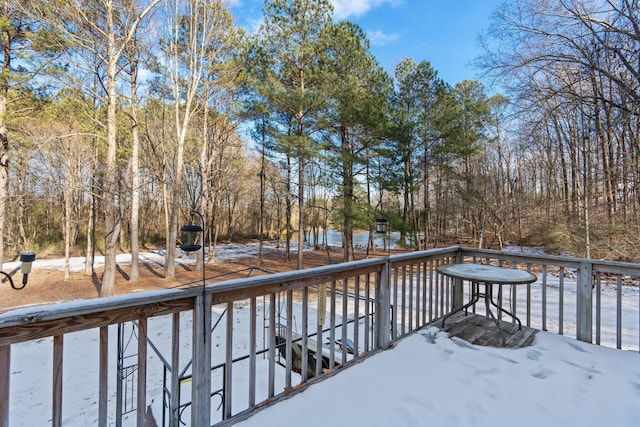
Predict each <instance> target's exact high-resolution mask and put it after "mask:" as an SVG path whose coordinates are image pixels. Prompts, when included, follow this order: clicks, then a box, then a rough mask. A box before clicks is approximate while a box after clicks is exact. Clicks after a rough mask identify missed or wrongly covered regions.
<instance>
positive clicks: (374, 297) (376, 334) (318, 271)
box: [0, 246, 640, 426]
mask: <svg viewBox="0 0 640 427" xmlns="http://www.w3.org/2000/svg"><path fill="white" fill-rule="evenodd" d="M456 262H481V263H489V264H493V265H501V266H503V267H513V268H521V269H526V270H529V271H531V272H533V273H534V274H536V275H537V276H538V281H537V282H535V283H533V284H531V285H526V286H519V287H513V288H512V289H511V287H508V286H503V288H504V289H501V291H502V292H498V293H496V294H497V295H500V298H501V299H503V301H502V302H501V303H502V304H503V305H505V307H509V310H510V311H511V312H514V313H515V314H516V315H518V316H519V317H520V318H521V319H522V320H523V324H525V325H527V326H529V327H533V328H537V329H541V330H548V331H551V332H556V333H560V334H567V335H569V336H573V337H575V338H577V339H580V340H583V341H587V342H593V343H595V344H603V345H609V346H612V347H617V348H624V349H633V350H636V351H637V350H638V348H639V344H640V332H639V331H640V297H639V293H638V280H639V278H640V265H637V264H630V263H616V262H606V261H595V260H584V259H578V258H568V257H555V256H546V255H534V254H527V253H520V252H507V251H492V250H478V249H470V248H460V247H457V246H455V247H450V248H444V249H435V250H429V251H423V252H413V253H406V254H402V255H394V256H390V257H386V258H377V259H367V260H361V261H355V262H351V263H344V264H338V265H330V266H325V267H319V268H314V269H308V270H302V271H294V272H288V273H279V274H273V275H267V276H258V277H251V278H246V279H237V280H230V281H226V282H222V283H217V284H210V285H206V286H198V287H195V288H189V289H174V290H166V291H155V292H145V293H138V294H130V295H123V296H117V297H110V298H103V299H97V300H88V301H76V302H68V303H60V304H55V305H48V306H42V307H34V308H24V309H18V310H14V311H10V312H7V313H3V314H1V315H0V426H8V425H21V424H20V423H21V422H22V421H21V420H25V419H26V420H30V421H29V422H32V423H35V424H37V425H45V424H51V425H53V426H58V425H66V424H71V425H99V426H107V425H116V426H118V425H138V426H144V425H146V424H145V423H146V422H147V421H148V418H150V417H151V416H154V417H155V418H156V421H157V422H158V424H160V425H170V426H179V425H184V424H187V425H188V424H191V425H193V426H203V425H211V424H220V425H224V424H228V423H233V422H235V421H237V420H239V419H242V418H244V417H246V416H248V415H250V414H251V413H253V412H254V411H255V410H256V409H257V408H259V407H261V406H264V405H265V404H266V403H269V402H273V401H275V400H278V399H281V398H286V397H287V396H289V395H290V394H292V393H294V392H296V391H297V390H300V389H302V388H304V387H306V386H307V385H308V384H311V383H313V382H315V381H318V379H320V378H323V377H327V376H330V375H333V374H334V373H335V372H338V371H339V370H341V369H344V368H345V367H348V366H349V365H352V364H354V363H358V362H359V361H361V360H362V359H363V358H365V357H366V356H368V355H370V354H372V353H375V352H377V351H380V350H382V349H386V348H388V347H389V345H390V343H391V342H393V341H395V340H397V339H400V338H401V337H403V336H406V335H408V334H410V333H412V332H413V331H415V330H417V329H419V328H421V327H423V326H424V325H426V324H429V323H431V322H432V321H434V320H435V319H438V318H440V317H442V316H443V315H445V314H447V313H448V312H450V311H451V309H452V307H455V306H459V305H461V304H462V303H463V301H464V300H465V298H467V294H468V291H469V289H468V288H469V286H468V285H467V284H462V283H456V282H455V281H453V280H451V279H448V278H446V277H444V276H441V275H439V274H437V273H436V270H435V268H436V266H437V265H439V264H443V263H456ZM479 310H482V308H479ZM481 314H482V313H481ZM78 390H80V393H78V392H77V391H78ZM74 391H75V392H74ZM78 394H79V395H81V396H82V398H78ZM29 399H30V400H31V403H29ZM34 402H35V403H34ZM36 403H37V405H38V406H39V407H44V408H47V410H46V411H39V413H34V411H33V410H32V408H33V405H34V404H36ZM38 416H40V418H38ZM39 420H40V421H39ZM74 422H75V424H74Z"/></svg>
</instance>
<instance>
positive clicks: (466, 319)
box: [430, 311, 538, 348]
mask: <svg viewBox="0 0 640 427" xmlns="http://www.w3.org/2000/svg"><path fill="white" fill-rule="evenodd" d="M430 325H431V326H435V327H437V328H440V329H442V330H444V331H446V332H448V333H449V335H450V336H455V337H458V338H461V339H463V340H465V341H468V342H470V343H471V344H475V345H483V346H491V347H502V339H501V338H500V332H499V331H498V328H497V326H496V324H495V322H494V321H493V320H492V319H491V318H490V317H486V316H480V315H478V314H473V313H468V314H466V315H465V313H464V311H461V312H459V313H456V314H454V315H453V316H451V317H448V318H447V320H446V321H445V327H444V328H442V319H438V320H436V321H435V322H432V323H431V324H430ZM500 328H501V329H502V331H503V333H504V338H505V348H522V347H528V346H530V345H531V344H532V343H533V339H534V337H535V335H536V333H537V332H538V331H537V330H536V329H530V328H527V327H526V326H522V330H518V324H517V323H511V322H505V321H501V322H500Z"/></svg>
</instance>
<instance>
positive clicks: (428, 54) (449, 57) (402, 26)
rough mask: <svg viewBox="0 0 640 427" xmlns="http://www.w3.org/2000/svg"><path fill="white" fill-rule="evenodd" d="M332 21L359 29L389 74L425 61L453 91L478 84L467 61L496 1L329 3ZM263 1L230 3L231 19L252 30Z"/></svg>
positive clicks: (361, 0)
mask: <svg viewBox="0 0 640 427" xmlns="http://www.w3.org/2000/svg"><path fill="white" fill-rule="evenodd" d="M330 1H331V3H332V4H333V5H334V19H336V20H338V19H348V20H350V21H353V22H355V23H357V24H358V25H360V27H362V29H363V30H364V31H365V32H366V33H367V35H368V36H369V39H370V41H371V51H372V53H373V54H374V55H375V57H376V58H378V61H379V63H380V65H381V66H383V67H384V68H385V69H386V70H387V71H388V72H389V73H391V74H393V70H394V68H395V65H396V64H397V63H398V62H399V61H400V60H402V59H404V58H407V57H411V58H413V60H414V61H415V62H420V61H429V62H430V63H431V65H432V66H433V67H434V68H435V70H436V71H438V75H439V76H440V78H442V79H443V80H445V81H446V82H447V83H450V84H452V85H454V84H456V83H458V82H460V81H462V80H465V79H478V78H479V73H478V71H477V70H475V69H474V68H473V67H472V66H471V64H470V63H471V61H472V60H473V59H474V58H475V57H476V56H477V55H478V54H479V49H478V46H477V36H478V34H479V33H480V32H481V31H482V30H484V29H486V28H487V27H488V25H489V17H490V15H491V12H492V11H493V10H494V9H495V8H496V6H497V5H498V4H499V3H500V2H501V0H330ZM263 5H264V1H263V0H235V1H234V6H233V8H232V13H233V14H234V16H235V17H236V19H237V20H238V23H239V25H241V26H243V27H245V28H252V27H257V25H258V22H259V21H260V20H261V18H262V7H263Z"/></svg>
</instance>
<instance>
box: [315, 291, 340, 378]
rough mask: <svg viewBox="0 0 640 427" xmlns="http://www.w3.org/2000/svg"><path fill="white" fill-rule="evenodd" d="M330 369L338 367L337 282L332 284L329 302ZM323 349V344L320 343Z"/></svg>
mask: <svg viewBox="0 0 640 427" xmlns="http://www.w3.org/2000/svg"><path fill="white" fill-rule="evenodd" d="M329 306H330V308H329V310H330V314H329V369H333V368H335V366H336V281H335V280H334V281H332V282H331V296H330V301H329ZM318 346H320V348H322V347H321V346H322V342H319V343H318Z"/></svg>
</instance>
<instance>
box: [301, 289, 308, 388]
mask: <svg viewBox="0 0 640 427" xmlns="http://www.w3.org/2000/svg"><path fill="white" fill-rule="evenodd" d="M301 334H302V356H301V359H302V361H301V362H302V363H301V368H300V371H301V372H300V374H301V375H302V382H303V383H304V382H306V381H307V379H309V378H308V377H309V375H308V370H309V337H308V335H309V287H308V286H305V287H304V288H302V332H301Z"/></svg>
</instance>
